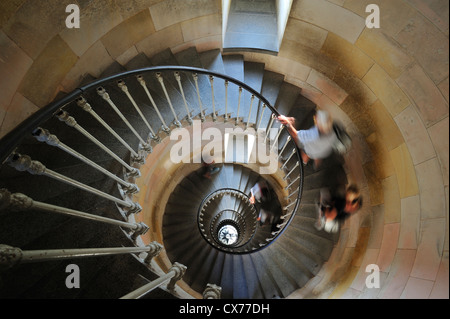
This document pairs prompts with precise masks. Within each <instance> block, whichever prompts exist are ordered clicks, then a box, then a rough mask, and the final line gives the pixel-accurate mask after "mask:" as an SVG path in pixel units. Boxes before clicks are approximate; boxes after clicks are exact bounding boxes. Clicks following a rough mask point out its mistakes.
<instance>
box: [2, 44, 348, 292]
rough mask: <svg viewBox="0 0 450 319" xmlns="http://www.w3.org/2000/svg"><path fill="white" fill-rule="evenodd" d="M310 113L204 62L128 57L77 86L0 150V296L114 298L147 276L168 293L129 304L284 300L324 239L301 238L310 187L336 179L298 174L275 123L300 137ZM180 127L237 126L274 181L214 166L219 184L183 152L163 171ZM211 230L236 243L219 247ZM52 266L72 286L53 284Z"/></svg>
mask: <svg viewBox="0 0 450 319" xmlns="http://www.w3.org/2000/svg"><path fill="white" fill-rule="evenodd" d="M294 106H295V108H294ZM315 109H316V107H315V105H314V104H313V103H312V102H311V101H309V100H308V99H307V98H305V97H304V96H302V94H301V90H300V89H299V88H297V87H295V86H293V85H291V84H288V83H287V82H284V77H283V75H281V74H278V73H275V72H272V71H268V70H265V69H264V64H262V63H256V62H246V61H244V60H243V57H242V56H240V55H235V54H228V55H222V53H221V52H220V51H219V50H210V51H205V52H197V50H196V49H195V48H193V47H191V48H189V49H186V50H184V51H182V52H179V53H177V54H175V55H173V54H172V53H171V51H170V50H165V51H163V52H161V53H159V54H157V55H155V56H152V57H147V56H145V55H143V54H140V55H138V56H136V57H135V58H134V59H132V60H131V61H130V62H129V63H128V64H127V66H126V68H123V67H122V66H120V65H119V64H113V65H111V66H110V68H108V69H107V70H106V71H105V73H104V74H103V75H102V76H101V77H100V79H93V78H86V79H85V80H84V82H83V83H82V84H81V86H80V88H79V89H76V90H75V91H73V92H71V93H69V94H66V95H64V96H63V97H61V98H60V99H58V100H57V101H56V102H54V103H52V104H50V105H48V106H47V107H46V108H44V109H42V110H41V111H39V112H38V113H36V114H35V115H34V116H32V117H31V118H29V119H28V120H27V121H25V122H24V123H22V124H21V125H20V126H19V127H18V128H16V130H14V131H13V132H11V133H10V134H8V135H7V136H6V137H5V138H3V139H2V140H1V141H0V145H1V156H2V162H3V165H2V166H1V167H0V188H1V189H2V191H1V193H0V218H1V221H2V222H1V223H0V243H1V244H2V246H1V259H0V261H1V265H2V272H1V284H0V297H1V298H84V299H87V298H121V297H124V296H128V294H129V293H130V292H133V291H136V290H139V289H140V288H143V287H146V285H151V284H152V282H155V281H160V282H161V283H162V282H163V280H162V279H161V278H163V279H164V282H167V281H170V282H169V284H168V285H167V286H165V285H162V284H161V283H160V284H158V286H157V287H153V288H152V289H151V291H150V290H145V289H144V292H142V291H141V292H140V294H139V295H132V297H134V298H138V297H139V298H152V299H157V298H199V296H201V294H202V292H203V291H204V290H205V289H206V288H207V287H208V285H209V284H214V285H216V286H219V287H220V288H221V297H222V298H235V299H238V298H252V299H253V298H267V299H270V298H283V297H286V296H288V295H289V294H291V293H292V292H293V291H295V290H296V289H298V288H301V287H303V286H304V285H305V284H306V283H307V282H308V281H309V280H310V279H311V278H313V277H314V276H315V275H317V274H318V272H319V271H320V269H321V267H322V265H323V264H324V263H325V262H326V261H327V260H328V258H329V257H330V255H331V253H332V250H333V247H334V244H335V243H336V241H337V239H338V237H339V234H333V235H332V234H328V233H325V232H322V231H318V230H316V228H315V227H314V223H315V221H316V212H315V201H316V199H317V195H318V191H319V189H320V188H321V187H324V186H333V185H338V184H346V182H347V181H346V174H345V172H344V170H343V168H342V164H343V159H342V158H341V157H339V156H337V155H333V156H332V157H330V158H328V159H326V160H325V161H324V162H323V163H322V165H321V166H320V167H319V168H316V169H315V168H313V166H312V165H311V164H308V165H306V166H304V165H302V164H301V159H300V157H299V153H298V149H297V147H296V145H295V143H294V142H293V139H292V138H291V137H290V136H289V135H288V133H287V130H285V129H284V128H283V127H282V126H281V125H280V123H278V122H277V120H276V118H275V117H276V115H278V114H287V115H289V116H295V117H296V118H297V119H298V125H299V127H298V129H300V128H309V127H310V126H311V125H312V124H313V122H312V115H313V113H314V111H315ZM195 125H199V126H200V127H201V129H202V130H205V129H206V128H211V127H213V128H216V129H218V130H219V131H220V132H225V130H226V129H227V128H228V129H236V128H239V129H240V130H241V131H244V130H245V129H249V128H250V129H253V130H254V131H255V132H256V135H255V136H256V139H257V141H258V142H257V143H262V144H263V145H264V146H266V147H267V151H268V152H269V153H270V155H271V156H272V157H273V158H275V159H276V161H277V168H276V170H275V171H274V172H271V173H270V174H266V175H265V174H261V173H260V170H259V168H260V163H258V162H254V163H249V162H248V161H246V160H239V161H236V160H235V161H230V162H227V161H223V162H221V161H217V159H216V165H217V167H219V168H220V171H219V172H218V173H217V174H215V175H213V176H212V177H211V178H210V179H208V178H204V177H203V176H202V165H201V163H199V162H195V161H192V160H193V158H194V157H195V156H197V155H198V150H195V149H194V150H193V151H192V152H191V153H190V154H189V157H190V159H191V162H188V163H181V164H177V165H174V164H173V163H172V164H171V163H170V161H167V160H166V161H164V160H163V159H164V158H166V159H167V156H168V154H169V151H170V147H171V146H173V144H174V141H172V140H171V138H170V133H173V132H176V130H178V129H186V130H188V131H189V130H192V129H193V127H195ZM202 146H203V145H202ZM196 154H197V155H196ZM168 167H169V168H168ZM164 169H166V171H164ZM169 171H170V174H169V173H168V175H167V176H165V177H164V178H165V179H164V178H163V177H161V176H159V178H160V180H165V183H162V182H161V183H159V184H158V183H157V182H154V181H155V180H158V179H157V178H156V177H158V173H159V174H160V175H161V174H163V173H164V172H169ZM161 172H163V173H161ZM152 174H153V175H152ZM155 176H156V177H155ZM155 178H156V179H155ZM261 178H263V179H265V180H266V181H267V182H268V183H269V185H271V186H272V187H273V188H274V190H275V193H276V194H277V197H278V198H277V199H276V200H278V201H279V203H280V209H281V218H280V220H279V221H278V222H277V224H276V225H275V226H274V227H271V226H270V225H260V224H259V223H257V221H256V217H257V212H256V210H255V208H254V207H253V205H251V204H250V203H249V194H250V188H251V187H252V186H253V185H254V184H255V183H256V182H257V181H258V180H260V179H261ZM158 194H165V196H164V197H158ZM149 202H150V203H151V204H147V203H149ZM230 227H231V228H230ZM227 229H228V230H230V229H231V230H232V231H234V232H235V237H236V238H237V239H236V241H233V242H231V243H230V242H224V241H222V240H221V238H220V237H221V233H223V231H222V230H227ZM221 231H222V232H221ZM68 264H76V265H77V266H78V267H79V269H80V272H81V287H80V288H79V289H68V288H67V286H66V285H65V281H66V278H67V276H68V273H67V272H66V266H67V265H68ZM175 280H180V281H178V282H177V285H176V286H175Z"/></svg>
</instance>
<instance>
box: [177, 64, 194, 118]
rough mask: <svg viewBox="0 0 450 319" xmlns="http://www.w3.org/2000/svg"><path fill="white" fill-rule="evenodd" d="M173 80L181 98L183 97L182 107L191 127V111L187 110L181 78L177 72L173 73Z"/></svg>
mask: <svg viewBox="0 0 450 319" xmlns="http://www.w3.org/2000/svg"><path fill="white" fill-rule="evenodd" d="M175 79H176V80H177V83H178V87H179V89H180V92H181V96H182V97H183V102H184V107H185V108H186V113H187V116H186V118H187V121H188V123H189V124H191V125H192V117H191V111H190V110H189V107H188V105H187V101H186V96H185V95H184V91H183V86H182V85H181V76H180V73H179V72H175Z"/></svg>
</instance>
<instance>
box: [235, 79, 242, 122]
mask: <svg viewBox="0 0 450 319" xmlns="http://www.w3.org/2000/svg"><path fill="white" fill-rule="evenodd" d="M241 97H242V87H239V99H238V108H237V114H236V122H235V123H234V124H235V125H238V124H239V110H240V109H241Z"/></svg>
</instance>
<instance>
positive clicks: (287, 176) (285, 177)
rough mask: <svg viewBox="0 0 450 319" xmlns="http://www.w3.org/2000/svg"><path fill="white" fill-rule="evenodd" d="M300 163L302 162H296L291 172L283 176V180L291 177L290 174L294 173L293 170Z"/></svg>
mask: <svg viewBox="0 0 450 319" xmlns="http://www.w3.org/2000/svg"><path fill="white" fill-rule="evenodd" d="M299 165H300V162H297V163H295V165H294V167H293V168H292V169H291V170H290V171H289V173H287V174H286V176H284V177H283V180H287V179H288V178H289V175H291V174H292V172H293V171H294V170H295V169H296V168H297V167H298V166H299Z"/></svg>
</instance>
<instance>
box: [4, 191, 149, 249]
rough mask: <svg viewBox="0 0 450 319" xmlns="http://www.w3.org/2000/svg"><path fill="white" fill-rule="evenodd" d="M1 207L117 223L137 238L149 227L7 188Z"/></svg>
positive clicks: (116, 224)
mask: <svg viewBox="0 0 450 319" xmlns="http://www.w3.org/2000/svg"><path fill="white" fill-rule="evenodd" d="M0 207H2V208H3V209H6V210H10V211H27V210H32V209H36V210H41V211H45V212H51V213H57V214H64V215H70V216H75V217H78V218H83V219H88V220H93V221H97V222H101V223H105V224H110V225H115V226H119V227H123V228H126V229H130V230H131V231H132V232H133V234H132V239H133V240H135V239H136V238H137V236H139V235H143V234H145V233H146V232H147V231H148V229H149V227H148V226H147V225H145V224H144V223H142V222H141V223H129V222H124V221H120V220H115V219H111V218H107V217H103V216H97V215H92V214H88V213H85V212H81V211H78V210H74V209H69V208H65V207H61V206H56V205H51V204H47V203H42V202H38V201H35V200H33V199H31V198H30V197H28V196H26V195H24V194H21V193H14V194H11V193H10V192H9V191H8V190H6V189H0Z"/></svg>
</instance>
